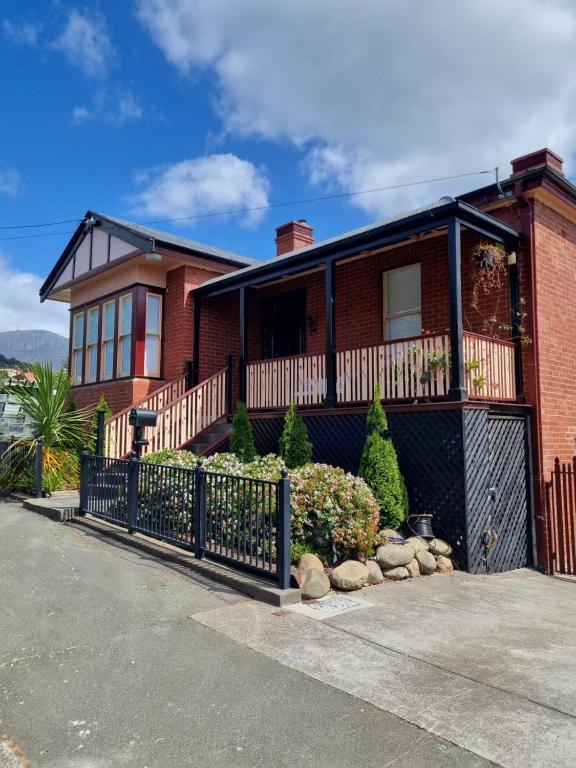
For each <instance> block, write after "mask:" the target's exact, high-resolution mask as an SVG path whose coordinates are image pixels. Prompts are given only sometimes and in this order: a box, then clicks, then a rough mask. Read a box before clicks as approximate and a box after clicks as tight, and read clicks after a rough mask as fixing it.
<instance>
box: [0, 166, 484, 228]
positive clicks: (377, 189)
mask: <svg viewBox="0 0 576 768" xmlns="http://www.w3.org/2000/svg"><path fill="white" fill-rule="evenodd" d="M487 173H493V171H492V170H485V171H471V172H469V173H458V174H455V175H452V176H439V177H437V178H435V179H422V180H421V181H409V182H406V183H404V184H393V185H390V186H387V187H375V188H374V189H360V190H356V191H354V192H341V193H338V194H334V195H322V196H319V197H308V198H303V199H300V200H289V201H285V202H280V203H268V204H267V205H258V206H254V207H252V208H237V209H234V210H227V211H212V212H210V213H199V214H196V215H194V216H180V217H175V218H170V219H155V220H153V221H141V222H135V223H139V224H141V225H142V226H147V225H149V224H168V223H172V222H178V221H192V220H197V219H208V218H212V217H215V216H235V215H238V214H241V213H255V212H256V211H265V210H268V209H271V208H284V207H286V206H290V205H304V204H306V203H318V202H322V201H324V200H339V199H342V198H345V197H357V196H359V195H368V194H372V193H374V192H388V191H391V190H394V189H404V188H406V187H415V186H419V185H421V184H433V183H435V182H439V181H451V180H453V179H462V178H466V177H468V176H480V175H483V174H487ZM81 221H82V219H64V220H61V221H51V222H43V223H38V224H20V225H10V226H8V225H5V226H0V230H8V229H36V228H40V227H54V226H58V225H60V224H79V223H80V222H81ZM69 234H72V232H71V231H66V232H47V233H42V234H38V235H12V236H9V237H0V241H4V240H26V239H30V238H37V237H53V236H56V235H69Z"/></svg>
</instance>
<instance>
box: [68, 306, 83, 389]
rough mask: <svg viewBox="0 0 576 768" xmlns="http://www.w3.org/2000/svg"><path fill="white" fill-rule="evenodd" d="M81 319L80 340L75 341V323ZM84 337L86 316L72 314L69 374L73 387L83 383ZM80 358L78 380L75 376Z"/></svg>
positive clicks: (81, 313) (79, 313)
mask: <svg viewBox="0 0 576 768" xmlns="http://www.w3.org/2000/svg"><path fill="white" fill-rule="evenodd" d="M79 317H82V338H81V339H77V338H76V336H77V334H76V321H77V319H78V318H79ZM85 336H86V314H85V312H74V313H73V315H72V359H71V361H70V374H71V376H72V384H73V386H78V385H80V384H82V382H83V381H84V338H85ZM78 356H80V371H81V374H80V378H78V377H77V376H76V370H77V368H78V366H77V364H76V363H77V359H78Z"/></svg>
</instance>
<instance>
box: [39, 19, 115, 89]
mask: <svg viewBox="0 0 576 768" xmlns="http://www.w3.org/2000/svg"><path fill="white" fill-rule="evenodd" d="M52 47H53V48H55V49H56V50H59V51H61V52H62V53H63V54H64V55H65V56H66V58H67V59H68V60H69V61H70V62H71V63H72V64H74V65H75V66H77V67H78V68H79V69H80V70H81V71H82V72H83V73H84V74H85V75H89V76H90V77H104V76H105V75H106V74H107V72H108V70H109V68H110V66H111V64H112V63H113V61H114V48H113V46H112V43H111V41H110V38H109V36H108V31H107V29H106V20H105V19H104V16H102V14H101V13H98V12H95V13H93V14H92V15H88V14H86V13H80V11H71V12H70V14H69V16H68V19H67V21H66V24H65V26H64V29H63V30H62V33H61V34H60V35H59V36H58V37H57V38H56V40H54V41H53V42H52Z"/></svg>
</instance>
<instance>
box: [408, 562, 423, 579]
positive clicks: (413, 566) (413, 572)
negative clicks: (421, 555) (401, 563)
mask: <svg viewBox="0 0 576 768" xmlns="http://www.w3.org/2000/svg"><path fill="white" fill-rule="evenodd" d="M406 570H407V571H408V575H409V576H410V578H411V579H417V578H418V576H420V566H419V565H418V560H416V558H414V560H411V561H410V562H409V563H408V565H407V566H406Z"/></svg>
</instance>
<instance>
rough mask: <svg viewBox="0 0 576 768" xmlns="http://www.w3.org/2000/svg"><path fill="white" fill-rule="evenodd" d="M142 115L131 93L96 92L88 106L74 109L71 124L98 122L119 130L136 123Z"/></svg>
mask: <svg viewBox="0 0 576 768" xmlns="http://www.w3.org/2000/svg"><path fill="white" fill-rule="evenodd" d="M143 114H144V111H143V109H142V106H141V104H140V102H139V100H138V98H137V97H136V96H135V95H134V94H133V93H132V92H131V91H125V90H122V89H113V90H112V91H110V90H106V91H98V93H97V94H96V95H95V96H94V98H93V100H92V103H91V104H90V105H89V106H83V107H75V108H74V110H73V112H72V122H73V123H74V124H75V125H84V124H86V123H91V122H98V123H106V124H107V125H111V126H113V127H114V128H120V127H122V126H123V125H126V124H127V123H134V122H137V121H138V120H140V119H141V118H142V116H143Z"/></svg>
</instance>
